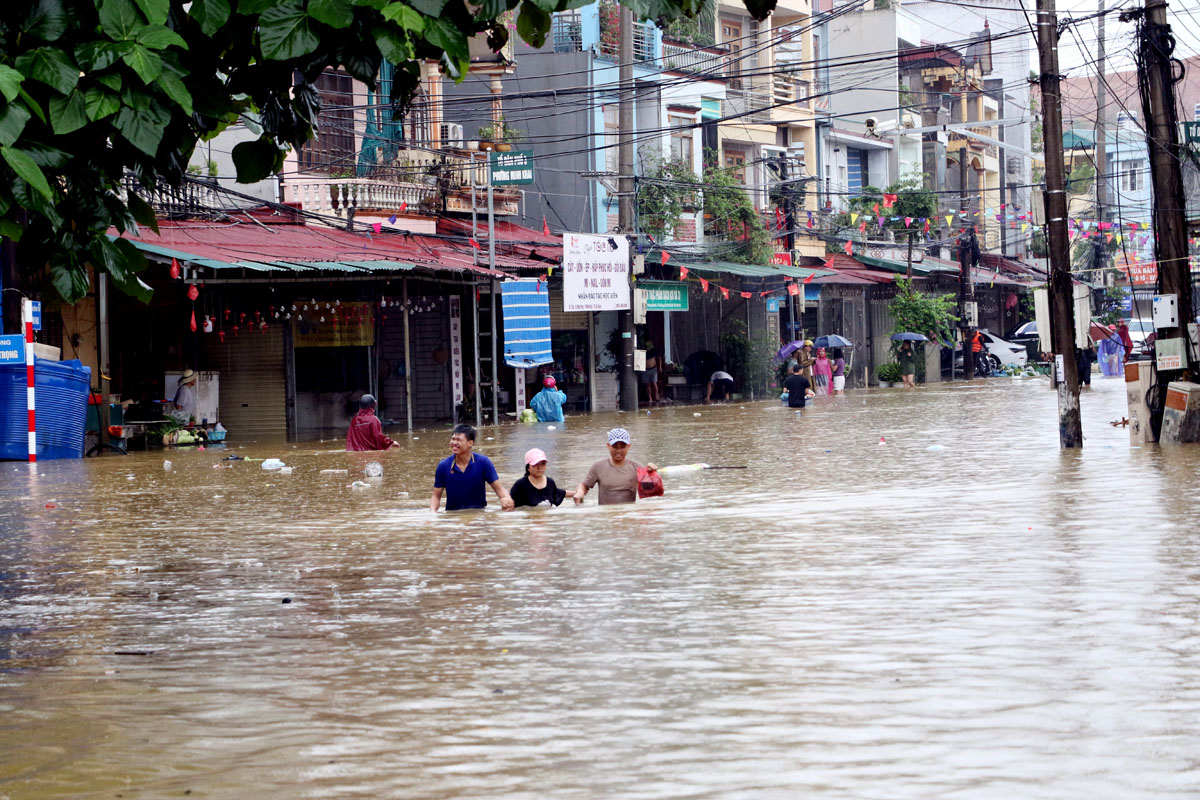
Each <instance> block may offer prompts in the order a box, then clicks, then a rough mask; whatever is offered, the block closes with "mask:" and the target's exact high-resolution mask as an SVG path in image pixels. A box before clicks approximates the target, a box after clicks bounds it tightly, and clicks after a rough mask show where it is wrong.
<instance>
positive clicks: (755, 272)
mask: <svg viewBox="0 0 1200 800" xmlns="http://www.w3.org/2000/svg"><path fill="white" fill-rule="evenodd" d="M670 263H671V264H672V265H674V259H672V260H671V262H670ZM678 266H681V267H687V268H688V270H689V271H691V272H711V273H717V274H721V273H724V274H726V275H741V276H743V277H746V278H801V279H803V278H807V277H808V276H809V275H812V276H814V277H818V278H820V277H823V276H825V275H834V274H836V273H834V272H833V271H832V270H828V269H818V268H816V267H789V266H785V265H769V266H763V265H760V264H737V263H735V262H733V261H701V262H687V263H685V262H683V261H680V262H679V264H678Z"/></svg>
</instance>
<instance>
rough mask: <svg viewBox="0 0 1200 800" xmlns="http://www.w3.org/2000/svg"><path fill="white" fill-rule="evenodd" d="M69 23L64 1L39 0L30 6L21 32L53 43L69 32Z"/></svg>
mask: <svg viewBox="0 0 1200 800" xmlns="http://www.w3.org/2000/svg"><path fill="white" fill-rule="evenodd" d="M69 23H70V17H69V16H68V15H67V12H66V11H64V10H63V6H62V0H37V2H35V3H31V4H30V8H29V13H28V15H27V16H26V17H25V20H24V22H23V23H22V25H21V27H20V30H23V32H24V34H25V35H26V36H32V37H34V38H35V39H41V40H42V41H43V42H53V41H57V40H58V38H59V37H60V36H62V35H63V34H64V33H66V32H67V26H68V24H69Z"/></svg>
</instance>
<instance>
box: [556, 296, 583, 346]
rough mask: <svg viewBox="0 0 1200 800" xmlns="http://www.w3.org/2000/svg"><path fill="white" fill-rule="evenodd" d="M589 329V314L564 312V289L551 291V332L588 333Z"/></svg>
mask: <svg viewBox="0 0 1200 800" xmlns="http://www.w3.org/2000/svg"><path fill="white" fill-rule="evenodd" d="M587 327H588V312H586V311H572V312H570V313H567V312H565V311H563V294H562V289H551V290H550V332H551V335H553V333H554V331H586V330H587Z"/></svg>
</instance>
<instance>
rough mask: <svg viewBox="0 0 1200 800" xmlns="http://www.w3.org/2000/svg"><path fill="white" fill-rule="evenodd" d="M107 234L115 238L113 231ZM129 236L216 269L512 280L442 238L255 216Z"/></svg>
mask: <svg viewBox="0 0 1200 800" xmlns="http://www.w3.org/2000/svg"><path fill="white" fill-rule="evenodd" d="M109 235H110V236H112V237H113V238H117V236H119V235H120V234H118V232H117V231H116V230H115V229H112V230H110V231H109ZM124 238H126V239H128V240H129V241H131V242H133V244H134V245H135V246H136V247H137V248H138V249H140V250H142V251H143V252H145V253H148V254H151V255H155V256H158V257H159V258H160V259H162V260H165V259H172V258H173V259H176V260H177V261H179V262H180V263H181V264H185V265H188V266H193V267H203V268H207V269H212V270H233V269H236V270H249V271H252V272H291V273H317V272H341V273H349V274H360V273H364V272H406V271H410V270H422V271H431V272H464V273H474V274H477V275H483V276H488V277H495V278H505V277H509V275H508V273H506V272H502V271H500V270H490V269H488V268H486V267H482V266H477V265H475V264H473V263H472V257H471V256H470V255H469V254H462V253H459V252H457V251H456V250H455V249H454V248H452V247H450V246H448V244H447V243H445V242H444V241H442V240H440V239H437V238H434V237H428V236H419V235H403V234H394V233H391V234H375V235H370V234H362V233H350V232H348V231H341V230H336V229H334V228H326V227H317V226H309V225H303V224H294V223H291V224H280V223H274V224H264V223H262V222H261V221H258V220H255V219H252V218H250V217H249V216H242V215H236V216H230V217H228V218H226V219H223V220H220V221H209V220H186V221H166V220H163V221H160V222H159V232H158V233H157V234H156V233H154V232H153V231H151V230H149V229H146V228H142V229H141V230H140V231H139V234H138V235H137V236H131V235H129V234H125V235H124Z"/></svg>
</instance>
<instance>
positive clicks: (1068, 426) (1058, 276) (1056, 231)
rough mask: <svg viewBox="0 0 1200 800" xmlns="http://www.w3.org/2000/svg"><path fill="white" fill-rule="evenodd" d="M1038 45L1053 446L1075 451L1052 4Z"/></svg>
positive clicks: (1077, 428)
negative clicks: (1055, 440) (1053, 391)
mask: <svg viewBox="0 0 1200 800" xmlns="http://www.w3.org/2000/svg"><path fill="white" fill-rule="evenodd" d="M1037 44H1038V55H1039V61H1040V66H1041V80H1040V82H1041V87H1042V106H1043V108H1042V130H1043V132H1044V136H1043V148H1044V150H1045V157H1046V189H1045V191H1044V192H1043V195H1042V196H1043V202H1044V204H1045V207H1046V228H1047V237H1046V238H1047V244H1048V246H1049V251H1050V337H1051V344H1052V345H1053V349H1054V362H1055V367H1054V385H1055V387H1056V388H1057V391H1058V443H1059V446H1061V447H1063V448H1075V447H1082V446H1083V426H1082V424H1081V423H1080V420H1079V370H1078V368H1077V367H1076V362H1075V308H1074V306H1075V294H1074V291H1075V288H1074V284H1073V282H1072V280H1071V271H1070V260H1071V259H1070V253H1069V252H1068V247H1069V243H1068V240H1067V192H1066V186H1065V180H1064V168H1063V167H1064V165H1063V161H1064V157H1063V138H1062V95H1061V94H1060V92H1059V86H1058V84H1059V74H1058V15H1057V14H1056V13H1055V9H1054V0H1037Z"/></svg>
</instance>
